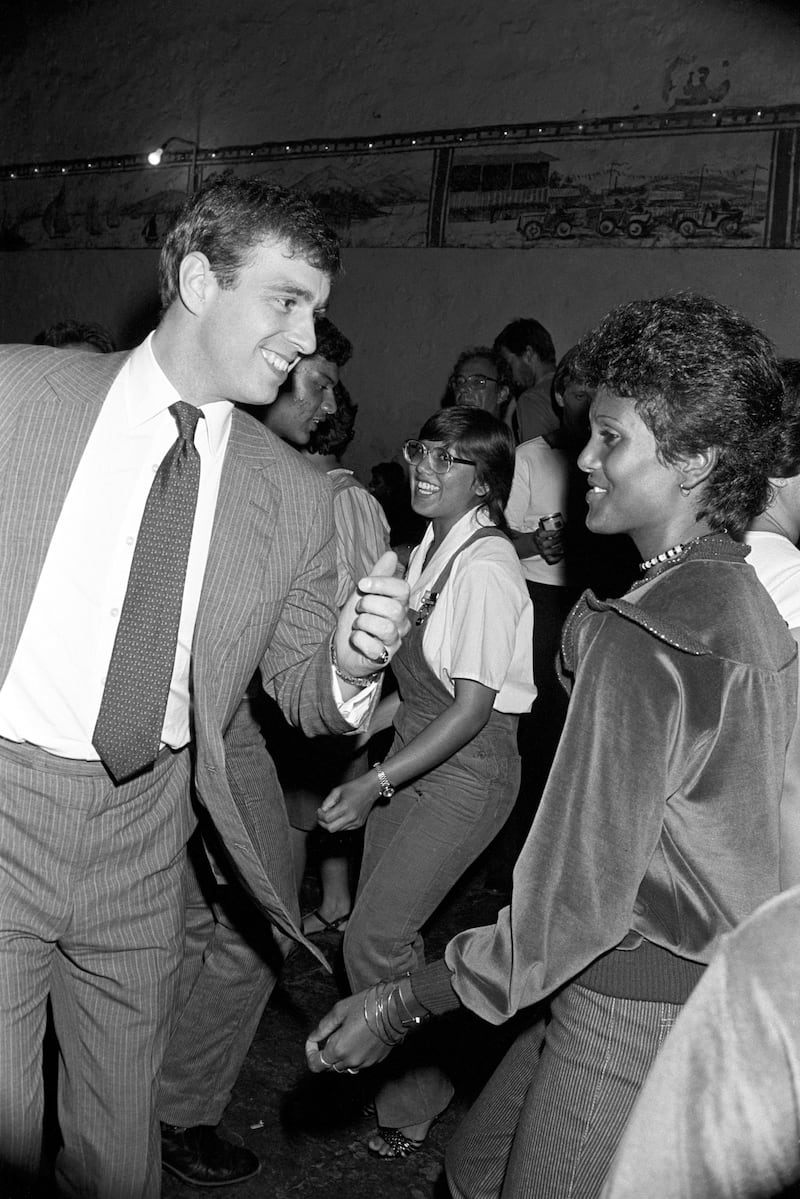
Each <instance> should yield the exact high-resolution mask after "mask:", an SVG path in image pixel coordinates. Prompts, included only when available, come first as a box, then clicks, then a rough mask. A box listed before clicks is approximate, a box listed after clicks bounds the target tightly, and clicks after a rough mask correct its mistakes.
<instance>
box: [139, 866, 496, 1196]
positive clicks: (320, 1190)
mask: <svg viewBox="0 0 800 1199" xmlns="http://www.w3.org/2000/svg"><path fill="white" fill-rule="evenodd" d="M482 878H483V874H482V871H480V870H477V871H475V872H474V873H473V874H472V875H471V876H470V877H468V878H467V879H465V880H463V881H462V883H461V884H460V885H459V887H458V888H457V889H456V891H455V892H454V893H453V894H452V895H451V897H450V898H449V900H448V901H447V902H446V903H445V904H444V905H443V906H442V908H441V909H440V910H439V912H437V913H436V915H435V916H434V918H433V920H432V921H431V924H430V927H429V929H428V930H427V932H426V944H427V946H428V950H429V954H430V956H431V957H433V956H439V955H440V954H441V951H442V950H443V948H444V945H445V944H446V942H447V940H448V939H449V937H450V936H452V935H453V933H454V932H456V931H458V930H459V929H462V928H468V927H471V926H473V925H476V924H486V923H490V922H492V921H493V920H494V915H495V913H496V911H497V909H498V907H499V905H500V903H501V900H499V899H497V898H496V897H493V896H491V895H488V894H487V893H486V891H485V889H484V887H483V885H482ZM307 888H309V889H310V893H309V894H308V895H306V896H305V897H304V902H305V904H306V905H307V906H311V907H313V906H314V902H313V900H314V898H315V896H314V894H313V883H308V884H307ZM317 940H318V944H319V945H320V947H321V948H322V949H323V950H324V952H325V954H326V956H327V957H328V959H329V961H330V962H331V964H332V966H333V967H334V970H335V968H336V965H337V960H338V949H339V942H340V938H339V937H338V936H336V935H327V934H326V935H325V936H324V937H319V938H317ZM338 996H339V991H338V990H337V981H336V973H334V974H333V975H327V974H326V973H325V972H324V971H323V970H322V968H321V967H320V966H319V965H318V964H317V963H316V962H315V961H314V960H313V959H312V958H311V957H310V955H308V954H305V953H296V954H295V955H293V957H292V958H291V959H290V961H289V963H288V965H287V967H286V969H285V972H284V976H283V979H282V982H281V985H280V986H279V987H278V988H277V989H276V991H275V992H274V994H273V996H272V999H271V1001H270V1004H269V1006H268V1008H267V1010H266V1011H265V1013H264V1017H263V1019H262V1021H261V1025H260V1028H259V1030H258V1033H257V1035H256V1038H255V1041H254V1043H253V1047H252V1049H251V1051H250V1053H249V1055H248V1058H247V1061H246V1063H245V1066H244V1068H243V1070H242V1073H241V1075H240V1078H239V1082H238V1084H237V1086H236V1089H235V1091H234V1096H233V1100H232V1102H231V1104H230V1106H229V1108H228V1111H227V1113H226V1116H225V1121H224V1124H223V1127H222V1129H221V1132H223V1133H224V1135H226V1136H227V1137H229V1139H231V1140H234V1141H236V1142H237V1143H240V1144H245V1145H247V1146H248V1148H250V1149H252V1150H253V1152H254V1153H256V1154H257V1155H258V1156H259V1157H260V1158H261V1161H262V1168H261V1173H260V1174H259V1175H257V1176H256V1177H255V1178H253V1179H250V1180H248V1181H247V1182H244V1183H240V1184H239V1185H237V1186H235V1187H218V1188H215V1190H214V1191H213V1192H210V1191H207V1192H206V1193H209V1194H210V1193H214V1194H215V1195H217V1196H219V1199H226V1197H227V1196H229V1195H230V1196H234V1195H235V1196H237V1197H238V1199H376V1196H379V1197H380V1199H395V1197H396V1199H400V1197H402V1199H446V1197H447V1196H448V1194H449V1192H448V1188H447V1185H446V1183H445V1181H444V1178H443V1174H442V1159H443V1153H444V1147H445V1145H446V1144H447V1141H448V1139H449V1137H450V1136H451V1135H452V1133H453V1131H454V1129H455V1127H456V1126H457V1124H458V1122H459V1120H460V1118H461V1117H462V1115H463V1114H464V1112H465V1111H466V1109H467V1107H468V1106H469V1104H470V1102H471V1100H472V1098H473V1097H474V1095H475V1094H476V1093H477V1091H478V1090H479V1089H480V1086H481V1085H482V1082H483V1081H484V1080H485V1078H486V1077H487V1076H488V1074H489V1073H490V1072H491V1069H492V1068H493V1065H494V1064H495V1063H496V1061H497V1060H498V1058H499V1056H500V1055H501V1054H502V1052H503V1051H504V1049H505V1047H506V1044H507V1043H508V1040H509V1035H510V1033H509V1030H508V1029H504V1028H501V1029H493V1028H490V1027H489V1026H487V1025H485V1024H484V1023H482V1022H481V1021H479V1020H477V1018H475V1017H473V1016H471V1015H469V1014H468V1013H465V1012H460V1013H456V1014H454V1015H453V1016H450V1017H447V1018H444V1019H441V1020H439V1021H437V1022H436V1024H435V1026H431V1027H432V1028H435V1030H436V1034H435V1035H436V1051H437V1053H439V1054H440V1055H441V1060H442V1063H443V1064H444V1065H445V1066H446V1067H447V1069H448V1072H449V1073H450V1075H451V1077H452V1078H453V1081H454V1083H455V1085H456V1095H455V1098H454V1100H453V1103H452V1104H451V1106H450V1108H449V1109H448V1111H447V1112H446V1113H445V1114H444V1116H443V1117H442V1119H441V1120H440V1121H439V1123H438V1124H436V1125H435V1126H434V1128H433V1130H432V1131H431V1134H430V1136H429V1137H428V1140H427V1141H426V1143H425V1146H424V1148H423V1149H422V1150H420V1151H419V1152H418V1153H416V1154H414V1155H413V1156H412V1157H410V1158H406V1159H402V1160H394V1161H383V1160H380V1159H378V1158H375V1157H373V1156H372V1155H371V1154H369V1153H368V1151H367V1148H366V1144H365V1141H366V1138H367V1136H368V1134H369V1132H370V1129H371V1127H372V1124H373V1123H374V1120H373V1121H370V1120H368V1119H367V1118H365V1117H364V1116H363V1115H362V1114H361V1109H362V1107H363V1103H364V1100H365V1096H364V1094H363V1092H362V1090H361V1085H362V1081H363V1079H364V1077H365V1076H364V1075H360V1076H359V1077H358V1079H356V1078H353V1077H351V1076H349V1075H342V1076H338V1075H337V1076H333V1075H329V1074H323V1075H311V1074H310V1073H309V1072H308V1071H307V1070H306V1069H305V1061H304V1056H303V1044H304V1040H305V1036H306V1034H307V1032H308V1031H309V1030H310V1029H311V1028H312V1027H313V1026H314V1023H315V1022H316V1019H317V1018H318V1017H319V1016H320V1015H321V1014H322V1013H323V1012H325V1011H327V1010H328V1008H329V1007H330V1006H331V1005H332V1003H334V1002H335V1001H336V999H337V998H338ZM465 1044H468V1045H469V1046H470V1052H469V1054H465V1053H464V1046H465ZM200 1193H201V1191H200V1190H199V1189H198V1188H196V1187H191V1186H189V1185H187V1184H186V1183H181V1182H180V1180H178V1179H176V1178H174V1177H170V1176H169V1175H167V1174H165V1175H164V1183H163V1192H162V1195H163V1199H190V1197H191V1196H194V1197H195V1199H196V1197H197V1196H198V1195H199V1194H200Z"/></svg>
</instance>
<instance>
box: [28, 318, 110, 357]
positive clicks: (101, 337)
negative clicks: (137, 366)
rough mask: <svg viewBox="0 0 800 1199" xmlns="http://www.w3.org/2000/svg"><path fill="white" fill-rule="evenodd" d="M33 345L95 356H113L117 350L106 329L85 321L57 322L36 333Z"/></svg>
mask: <svg viewBox="0 0 800 1199" xmlns="http://www.w3.org/2000/svg"><path fill="white" fill-rule="evenodd" d="M33 344H34V345H35V346H53V347H55V349H57V350H62V349H84V350H89V351H90V352H94V353H97V354H113V353H114V351H115V350H116V348H117V347H116V345H115V344H114V338H113V337H112V336H111V334H110V333H109V331H108V329H106V328H104V327H103V325H96V324H93V323H91V322H85V321H58V322H57V323H56V324H55V325H50V326H49V328H47V329H42V330H41V332H40V333H37V334H36V336H35V337H34V339H33Z"/></svg>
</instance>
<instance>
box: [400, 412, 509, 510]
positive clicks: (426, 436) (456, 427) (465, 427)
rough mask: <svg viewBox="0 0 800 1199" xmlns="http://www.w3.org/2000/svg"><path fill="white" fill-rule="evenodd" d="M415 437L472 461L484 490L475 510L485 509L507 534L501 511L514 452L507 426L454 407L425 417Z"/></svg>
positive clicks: (507, 490) (504, 504)
mask: <svg viewBox="0 0 800 1199" xmlns="http://www.w3.org/2000/svg"><path fill="white" fill-rule="evenodd" d="M419 438H420V440H421V441H441V442H444V444H445V445H446V446H448V447H449V448H451V449H452V450H453V451H454V452H455V453H456V454H457V455H458V457H460V458H470V459H472V460H473V461H474V462H475V473H476V475H477V477H478V482H479V483H483V485H484V486H485V487H486V489H487V491H486V498H485V499H484V501H483V503H482V504H480V505H479V507H480V508H485V509H486V511H487V513H488V514H489V517H490V518H491V520H492V523H493V524H496V525H497V527H498V528H499V529H502V530H503V532H504V533H507V532H508V525H507V524H506V518H505V515H504V511H505V506H506V504H507V503H508V496H509V493H510V491H511V481H512V479H513V478H514V451H515V446H514V437H513V434H512V432H511V430H510V429H509V427H508V425H505V424H503V422H502V421H501V420H498V419H497V417H496V416H492V414H491V412H484V410H483V409H482V408H472V407H470V406H469V405H468V404H454V405H453V406H452V408H441V409H440V410H439V411H438V412H435V413H434V414H433V416H431V417H429V418H428V420H426V421H425V424H424V425H423V426H422V428H421V429H420V431H419Z"/></svg>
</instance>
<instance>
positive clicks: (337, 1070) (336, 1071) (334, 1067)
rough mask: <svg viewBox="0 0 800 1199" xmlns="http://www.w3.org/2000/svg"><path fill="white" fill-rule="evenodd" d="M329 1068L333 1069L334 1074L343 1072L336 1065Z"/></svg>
mask: <svg viewBox="0 0 800 1199" xmlns="http://www.w3.org/2000/svg"><path fill="white" fill-rule="evenodd" d="M331 1069H332V1070H333V1072H334V1074H344V1070H340V1069H339V1067H338V1066H336V1065H334V1066H331Z"/></svg>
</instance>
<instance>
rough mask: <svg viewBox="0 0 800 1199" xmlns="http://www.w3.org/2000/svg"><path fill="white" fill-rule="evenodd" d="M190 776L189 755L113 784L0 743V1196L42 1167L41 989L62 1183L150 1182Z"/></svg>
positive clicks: (75, 1188)
mask: <svg viewBox="0 0 800 1199" xmlns="http://www.w3.org/2000/svg"><path fill="white" fill-rule="evenodd" d="M188 781H189V753H188V751H187V750H184V751H183V752H181V753H178V754H171V753H169V752H164V753H162V754H161V755H160V756H159V758H158V760H157V762H156V764H155V767H154V769H153V770H151V771H147V772H146V773H145V774H143V775H141V776H140V777H139V778H137V779H135V780H133V781H131V782H129V783H126V784H123V785H122V786H119V787H116V786H114V784H113V783H112V782H111V781H110V779H109V777H108V775H107V774H106V772H105V770H104V768H103V767H102V766H101V765H100V764H99V763H91V762H77V761H72V760H68V759H61V758H57V757H53V755H51V754H47V753H44V752H43V751H42V750H38V749H36V748H34V747H31V746H27V745H16V744H14V743H11V742H7V741H2V740H0V1191H1V1192H2V1194H3V1195H7V1194H9V1192H10V1191H11V1185H12V1184H11V1183H7V1184H6V1185H5V1186H4V1185H3V1181H2V1180H3V1179H4V1178H5V1179H10V1178H13V1179H14V1180H15V1184H19V1180H21V1179H26V1180H28V1181H29V1182H30V1183H31V1186H33V1184H34V1180H35V1179H36V1176H37V1173H38V1171H39V1165H40V1162H39V1158H40V1153H41V1123H42V1111H43V1088H42V1036H43V1032H44V1026H45V1012H46V1001H47V997H48V994H49V995H50V998H51V1003H52V1010H53V1021H54V1026H55V1031H56V1037H57V1039H58V1048H59V1077H58V1118H59V1125H60V1131H61V1135H62V1138H63V1142H64V1145H63V1149H62V1150H61V1152H60V1154H59V1157H58V1161H57V1167H56V1175H57V1185H58V1193H59V1194H60V1195H67V1196H80V1199H155V1197H156V1196H158V1194H159V1193H160V1141H159V1137H158V1126H157V1123H156V1120H155V1096H156V1078H157V1074H158V1070H159V1067H160V1065H161V1059H162V1056H163V1053H164V1048H165V1044H166V1038H167V1033H168V1021H169V1015H170V1013H171V1008H172V1002H173V997H174V990H175V986H176V983H177V978H178V968H179V965H180V958H181V952H182V948H183V936H182V933H183V886H184V869H185V845H186V840H187V838H188V834H189V831H190V828H191V825H192V823H193V819H194V817H193V816H192V814H191V810H190V806H189V800H188ZM11 1193H12V1194H16V1193H17V1192H16V1191H11ZM25 1193H27V1192H25ZM47 1193H48V1194H52V1189H50V1190H49V1191H48V1192H47Z"/></svg>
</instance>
